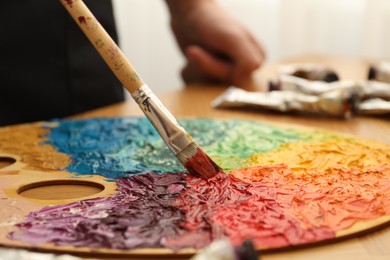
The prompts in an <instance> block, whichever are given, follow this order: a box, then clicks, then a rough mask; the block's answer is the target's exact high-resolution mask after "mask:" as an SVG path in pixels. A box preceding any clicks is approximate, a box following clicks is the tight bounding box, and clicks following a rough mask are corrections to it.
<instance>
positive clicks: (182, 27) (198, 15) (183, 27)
mask: <svg viewBox="0 0 390 260" xmlns="http://www.w3.org/2000/svg"><path fill="white" fill-rule="evenodd" d="M166 2H167V4H168V7H169V10H170V13H171V26H172V30H173V33H174V35H175V37H176V39H177V42H178V44H179V47H180V49H181V50H182V52H183V53H184V55H185V56H186V58H187V64H186V65H185V67H184V69H183V70H182V77H183V79H184V81H185V82H186V83H200V82H203V83H205V82H209V83H210V82H211V83H220V84H229V85H235V86H241V85H242V84H244V83H245V82H248V80H249V79H250V77H251V73H252V72H253V71H254V70H255V69H257V68H259V67H260V66H261V64H262V62H263V60H264V57H265V53H264V50H263V48H262V47H261V46H260V44H259V43H257V42H256V40H255V39H254V38H253V36H252V35H251V34H250V33H249V31H248V30H247V29H246V28H245V27H244V26H243V25H242V24H241V23H239V22H238V21H237V20H235V19H234V18H233V17H232V16H230V15H229V14H228V13H227V12H226V11H225V10H224V9H223V8H222V7H221V6H220V5H219V4H218V3H216V2H215V1H214V0H166Z"/></svg>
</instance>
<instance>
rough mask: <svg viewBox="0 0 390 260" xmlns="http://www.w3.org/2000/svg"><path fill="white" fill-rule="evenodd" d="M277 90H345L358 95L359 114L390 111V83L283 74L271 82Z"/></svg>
mask: <svg viewBox="0 0 390 260" xmlns="http://www.w3.org/2000/svg"><path fill="white" fill-rule="evenodd" d="M270 85H272V86H273V89H275V90H283V91H286V90H288V91H295V92H298V93H304V94H308V95H316V96H318V95H324V94H325V93H329V92H332V91H336V90H345V91H348V92H350V93H351V95H355V96H357V97H358V101H359V104H358V105H357V110H356V113H357V114H366V115H369V114H386V113H390V109H389V107H390V84H389V83H385V82H379V81H373V80H356V81H352V80H343V81H335V82H332V83H326V82H323V81H308V80H305V79H303V78H299V77H295V76H291V75H281V76H280V77H279V79H278V81H277V82H273V83H270Z"/></svg>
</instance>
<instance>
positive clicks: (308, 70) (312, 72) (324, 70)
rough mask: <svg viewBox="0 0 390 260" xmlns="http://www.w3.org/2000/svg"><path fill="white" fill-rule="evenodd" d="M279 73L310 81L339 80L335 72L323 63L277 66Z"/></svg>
mask: <svg viewBox="0 0 390 260" xmlns="http://www.w3.org/2000/svg"><path fill="white" fill-rule="evenodd" d="M279 74H280V75H291V76H295V77H298V78H302V79H306V80H310V81H323V82H334V81H338V80H339V76H338V75H337V73H336V72H335V71H334V70H333V69H331V68H330V67H328V66H326V65H323V64H289V65H282V66H280V68H279Z"/></svg>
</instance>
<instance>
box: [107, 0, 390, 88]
mask: <svg viewBox="0 0 390 260" xmlns="http://www.w3.org/2000/svg"><path fill="white" fill-rule="evenodd" d="M183 1H185V0H183ZM218 1H219V2H220V3H221V5H223V6H224V7H225V8H226V9H227V10H228V11H229V12H230V13H231V14H232V15H233V16H235V17H236V18H237V19H239V20H240V21H241V22H242V23H244V24H245V25H246V26H247V27H248V28H249V29H250V31H251V32H252V33H253V34H254V36H255V37H256V38H257V39H258V40H259V41H260V42H261V43H262V44H263V46H264V47H265V49H266V51H267V62H272V61H277V60H281V59H285V58H289V57H292V56H297V55H299V54H307V53H321V54H331V55H342V56H353V57H361V58H375V59H380V60H390V1H389V0H327V1H320V0H218ZM113 2H114V10H115V14H116V17H117V25H118V31H119V36H120V46H121V48H122V50H123V51H124V53H125V55H126V56H127V57H128V58H129V60H130V62H131V63H132V64H133V65H134V66H135V68H136V70H137V71H138V73H139V74H140V75H141V77H142V78H143V79H144V81H145V82H147V84H148V85H149V86H150V87H151V88H152V89H153V90H154V92H156V93H158V92H162V91H171V90H178V89H180V88H182V86H183V82H182V80H181V78H180V70H181V67H182V66H183V64H184V59H183V56H182V54H181V53H180V51H179V49H178V48H177V45H176V42H175V39H174V37H173V35H172V33H171V29H170V25H169V13H168V10H167V7H166V6H165V3H164V0H113Z"/></svg>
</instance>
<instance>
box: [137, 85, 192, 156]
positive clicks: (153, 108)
mask: <svg viewBox="0 0 390 260" xmlns="http://www.w3.org/2000/svg"><path fill="white" fill-rule="evenodd" d="M131 96H132V97H133V98H134V100H135V101H136V102H137V103H138V105H139V107H140V108H141V109H142V111H143V112H144V114H145V115H146V116H147V117H148V118H149V120H150V121H151V122H152V124H153V125H154V127H155V128H156V129H157V131H158V132H159V133H160V135H161V137H162V138H163V140H164V141H165V143H166V144H167V145H168V147H169V148H170V149H171V150H172V152H173V153H174V154H175V155H177V154H178V153H180V152H181V151H182V150H183V149H184V148H186V147H187V146H188V145H190V144H191V143H192V142H193V141H192V138H191V136H190V135H189V134H188V133H187V132H186V131H185V129H184V128H183V127H181V126H180V125H179V123H178V122H177V121H176V119H175V117H174V116H173V115H172V114H171V113H170V112H169V111H168V109H166V108H165V107H164V105H163V104H162V103H161V101H160V100H159V99H158V98H157V96H156V95H155V94H154V93H153V92H152V90H151V89H150V88H149V87H148V86H147V85H142V86H141V87H140V88H138V89H137V90H135V91H133V92H132V93H131Z"/></svg>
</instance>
